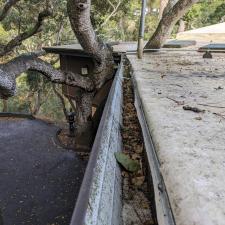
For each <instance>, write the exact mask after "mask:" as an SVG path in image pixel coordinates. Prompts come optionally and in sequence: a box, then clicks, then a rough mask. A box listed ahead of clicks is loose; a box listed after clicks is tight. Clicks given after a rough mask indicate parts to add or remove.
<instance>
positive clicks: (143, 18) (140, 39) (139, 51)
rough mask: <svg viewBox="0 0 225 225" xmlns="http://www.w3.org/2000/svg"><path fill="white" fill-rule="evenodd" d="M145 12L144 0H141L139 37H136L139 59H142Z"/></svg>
mask: <svg viewBox="0 0 225 225" xmlns="http://www.w3.org/2000/svg"><path fill="white" fill-rule="evenodd" d="M145 12H146V0H142V7H141V18H140V27H139V37H138V49H137V53H138V58H139V59H142V57H143V49H144V32H145Z"/></svg>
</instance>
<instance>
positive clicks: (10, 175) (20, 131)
mask: <svg viewBox="0 0 225 225" xmlns="http://www.w3.org/2000/svg"><path fill="white" fill-rule="evenodd" d="M58 129H59V128H58V127H56V126H54V125H51V124H47V123H46V122H43V121H41V120H30V119H21V118H5V117H0V140H1V141H0V162H1V163H0V174H1V176H0V184H1V185H0V224H2V223H1V222H2V221H1V219H2V220H3V224H4V225H14V224H15V225H47V224H49V225H50V224H60V225H68V224H69V222H70V219H71V216H72V213H73V210H74V207H75V203H76V199H77V196H78V192H79V189H80V185H81V182H82V180H83V175H84V171H85V168H86V162H85V161H83V160H81V159H80V158H79V156H77V155H76V153H75V152H72V151H68V150H66V149H63V148H61V147H60V146H58V145H57V141H56V139H55V135H56V131H57V130H58Z"/></svg>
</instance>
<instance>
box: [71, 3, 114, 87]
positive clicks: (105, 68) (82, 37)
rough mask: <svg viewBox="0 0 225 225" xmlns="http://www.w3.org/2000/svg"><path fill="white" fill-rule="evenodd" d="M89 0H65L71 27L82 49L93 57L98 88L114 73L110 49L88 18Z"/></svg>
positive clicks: (95, 80)
mask: <svg viewBox="0 0 225 225" xmlns="http://www.w3.org/2000/svg"><path fill="white" fill-rule="evenodd" d="M90 8H91V0H86V1H85V2H84V1H82V0H77V1H74V0H67V11H68V15H69V19H70V23H71V27H72V29H73V31H74V33H75V35H76V37H77V39H78V41H79V43H80V44H81V46H82V47H83V49H84V51H85V52H87V53H88V54H89V55H91V56H92V57H93V61H94V72H93V79H94V82H95V87H96V88H97V89H99V88H100V87H101V86H102V85H103V84H104V83H105V82H106V81H107V80H109V79H110V78H111V77H112V76H113V73H114V68H113V66H114V61H113V55H112V50H111V48H110V47H109V46H107V45H106V44H104V43H103V42H102V41H101V40H100V38H99V37H98V36H97V35H96V33H95V31H94V29H93V26H92V24H91V19H90Z"/></svg>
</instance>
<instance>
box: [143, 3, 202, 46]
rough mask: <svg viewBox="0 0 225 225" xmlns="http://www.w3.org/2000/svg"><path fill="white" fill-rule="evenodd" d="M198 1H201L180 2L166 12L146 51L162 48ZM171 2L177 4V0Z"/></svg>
mask: <svg viewBox="0 0 225 225" xmlns="http://www.w3.org/2000/svg"><path fill="white" fill-rule="evenodd" d="M198 1H199V0H179V1H177V2H176V3H175V5H174V6H173V7H172V8H171V9H170V10H169V11H168V12H167V10H166V11H165V14H164V15H163V17H162V19H161V20H160V22H159V25H158V27H157V29H156V31H155V32H154V34H153V35H152V37H151V38H150V40H149V41H148V43H147V44H146V46H145V49H151V48H154V49H159V48H161V47H162V46H163V44H164V43H165V41H166V39H167V38H168V37H169V35H170V34H171V32H172V30H173V27H174V25H175V24H176V22H177V21H178V20H179V19H180V18H182V17H183V16H184V14H185V13H186V12H187V11H188V10H189V9H190V8H191V6H192V5H193V4H195V3H197V2H198ZM171 2H175V0H171Z"/></svg>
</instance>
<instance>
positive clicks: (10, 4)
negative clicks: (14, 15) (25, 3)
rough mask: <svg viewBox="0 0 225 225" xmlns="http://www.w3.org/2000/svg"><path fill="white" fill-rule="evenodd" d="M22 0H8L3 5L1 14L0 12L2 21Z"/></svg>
mask: <svg viewBox="0 0 225 225" xmlns="http://www.w3.org/2000/svg"><path fill="white" fill-rule="evenodd" d="M18 1H20V0H8V1H7V2H6V4H5V5H4V6H3V8H2V11H1V14H0V21H2V20H4V19H5V17H6V16H7V15H8V12H9V10H10V9H11V8H12V7H13V6H14V5H15V4H16V3H17V2H18Z"/></svg>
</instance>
